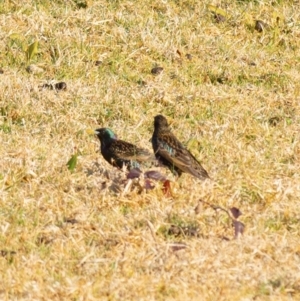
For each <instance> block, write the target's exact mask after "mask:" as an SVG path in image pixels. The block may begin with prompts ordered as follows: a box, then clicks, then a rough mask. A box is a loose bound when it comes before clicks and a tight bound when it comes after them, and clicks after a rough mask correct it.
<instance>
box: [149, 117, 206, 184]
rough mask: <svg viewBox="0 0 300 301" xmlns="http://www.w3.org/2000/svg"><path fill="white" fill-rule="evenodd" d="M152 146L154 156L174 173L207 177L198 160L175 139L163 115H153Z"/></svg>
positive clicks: (199, 177) (201, 177)
mask: <svg viewBox="0 0 300 301" xmlns="http://www.w3.org/2000/svg"><path fill="white" fill-rule="evenodd" d="M152 146H153V150H154V153H155V156H156V158H157V159H158V160H159V161H160V162H161V163H162V164H163V165H166V166H167V167H168V168H169V169H170V170H171V171H172V172H173V174H175V175H178V176H180V175H181V174H182V173H183V172H186V173H189V174H191V175H193V176H194V177H196V178H198V179H201V180H205V179H207V178H209V176H208V173H207V171H206V170H205V169H204V168H203V167H202V165H201V164H200V162H198V161H197V159H196V158H195V157H194V156H193V155H192V154H191V153H190V152H189V151H188V150H187V149H186V148H185V147H184V146H183V145H182V144H181V143H180V142H179V141H178V140H177V138H176V137H175V136H174V134H173V133H172V132H171V130H170V128H169V125H168V122H167V119H166V118H165V117H164V116H163V115H157V116H155V117H154V132H153V136H152Z"/></svg>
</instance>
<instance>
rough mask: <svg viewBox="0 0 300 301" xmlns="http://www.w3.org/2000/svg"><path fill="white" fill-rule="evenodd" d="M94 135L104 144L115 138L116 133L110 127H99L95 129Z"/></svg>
mask: <svg viewBox="0 0 300 301" xmlns="http://www.w3.org/2000/svg"><path fill="white" fill-rule="evenodd" d="M95 135H96V136H97V137H98V138H99V140H100V142H101V143H103V144H106V143H107V142H109V141H110V140H111V139H116V138H117V137H116V135H115V134H114V132H113V131H112V130H111V129H108V128H100V129H97V130H95Z"/></svg>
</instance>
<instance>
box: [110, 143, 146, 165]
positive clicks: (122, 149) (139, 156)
mask: <svg viewBox="0 0 300 301" xmlns="http://www.w3.org/2000/svg"><path fill="white" fill-rule="evenodd" d="M113 148H114V149H115V150H116V152H117V153H118V154H119V156H120V157H122V159H124V160H138V161H146V160H149V158H150V157H151V154H150V152H149V151H147V150H145V149H143V148H138V147H137V146H135V145H134V144H131V143H129V142H126V141H122V140H116V141H115V143H114V145H113Z"/></svg>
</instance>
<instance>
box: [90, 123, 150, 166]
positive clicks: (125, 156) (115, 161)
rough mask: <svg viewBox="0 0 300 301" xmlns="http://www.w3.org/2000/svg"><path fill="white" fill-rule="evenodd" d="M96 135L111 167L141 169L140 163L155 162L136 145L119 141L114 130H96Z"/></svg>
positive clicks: (102, 152)
mask: <svg viewBox="0 0 300 301" xmlns="http://www.w3.org/2000/svg"><path fill="white" fill-rule="evenodd" d="M95 134H96V135H97V137H98V138H99V140H100V143H101V148H100V149H101V154H102V156H103V157H104V159H105V160H106V161H107V162H108V163H110V164H111V165H113V166H115V167H119V168H123V166H124V165H125V166H126V168H127V169H129V170H130V169H132V168H139V167H140V163H142V162H146V161H148V160H149V161H150V160H152V161H153V157H152V155H151V154H150V152H148V151H147V150H145V149H142V148H138V147H136V146H135V145H133V144H131V143H128V142H126V141H123V140H119V139H118V138H117V137H116V135H115V134H114V133H113V131H112V130H110V129H108V128H101V129H97V130H95Z"/></svg>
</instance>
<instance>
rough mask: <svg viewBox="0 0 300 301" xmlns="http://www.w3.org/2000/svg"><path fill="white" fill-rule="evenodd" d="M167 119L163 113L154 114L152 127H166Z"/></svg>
mask: <svg viewBox="0 0 300 301" xmlns="http://www.w3.org/2000/svg"><path fill="white" fill-rule="evenodd" d="M168 126H169V125H168V121H167V119H166V117H164V116H163V115H156V116H155V117H154V128H155V129H158V128H160V129H161V128H168Z"/></svg>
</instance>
